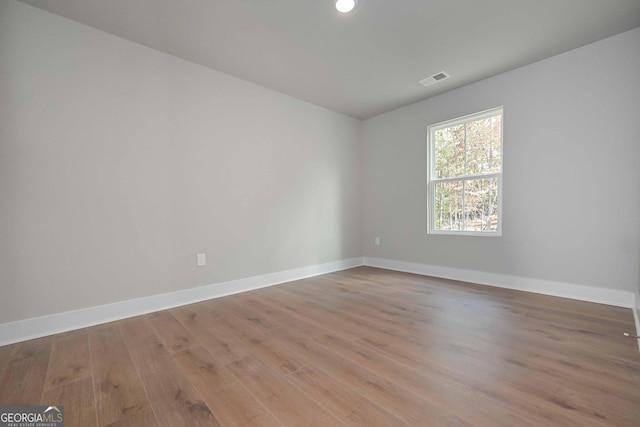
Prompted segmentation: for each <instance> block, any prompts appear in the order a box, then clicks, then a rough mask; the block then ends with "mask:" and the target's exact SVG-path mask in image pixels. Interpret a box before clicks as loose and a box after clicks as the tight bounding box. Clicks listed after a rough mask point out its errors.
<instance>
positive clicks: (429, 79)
mask: <svg viewBox="0 0 640 427" xmlns="http://www.w3.org/2000/svg"><path fill="white" fill-rule="evenodd" d="M448 78H449V75H448V74H447V73H445V72H444V71H440V72H439V73H437V74H434V75H433V76H430V77H427V78H425V79H422V80H420V84H421V85H423V86H431V85H432V84H434V83H438V82H441V81H442V80H446V79H448Z"/></svg>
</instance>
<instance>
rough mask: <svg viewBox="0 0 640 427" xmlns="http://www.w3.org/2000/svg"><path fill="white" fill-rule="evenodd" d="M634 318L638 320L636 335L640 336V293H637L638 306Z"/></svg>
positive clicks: (639, 341) (639, 348) (639, 342)
mask: <svg viewBox="0 0 640 427" xmlns="http://www.w3.org/2000/svg"><path fill="white" fill-rule="evenodd" d="M633 319H634V320H635V321H636V335H637V336H640V293H637V294H636V306H635V308H634V310H633ZM638 350H639V351H640V339H638Z"/></svg>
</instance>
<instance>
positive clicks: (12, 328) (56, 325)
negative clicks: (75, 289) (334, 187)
mask: <svg viewBox="0 0 640 427" xmlns="http://www.w3.org/2000/svg"><path fill="white" fill-rule="evenodd" d="M361 265H367V266H370V267H378V268H383V269H387V270H395V271H402V272H406V273H414V274H420V275H423V276H433V277H439V278H443V279H451V280H458V281H462V282H470V283H477V284H480V285H486V286H495V287H499V288H507V289H514V290H519V291H526V292H534V293H539V294H545V295H551V296H557V297H562V298H570V299H575V300H580V301H588V302H595V303H600V304H608V305H614V306H618V307H625V308H631V309H632V310H633V312H634V318H635V322H636V329H637V334H640V300H639V301H637V304H636V294H635V293H634V292H627V291H621V290H616V289H606V288H595V287H591V286H585V285H577V284H572V283H563V282H554V281H548V280H541V279H532V278H526V277H517V276H507V275H501V274H494V273H487V272H482V271H474V270H464V269H455V268H449V267H441V266H434V265H428V264H419V263H412V262H406V261H396V260H390V259H383V258H373V257H356V258H351V259H347V260H341V261H335V262H329V263H325V264H318V265H312V266H307V267H300V268H295V269H291V270H285V271H280V272H276V273H269V274H264V275H260V276H254V277H248V278H244V279H238V280H231V281H228V282H221V283H216V284H212V285H207V286H200V287H197V288H191V289H185V290H181V291H176V292H170V293H166V294H160V295H153V296H149V297H144V298H137V299H133V300H128V301H121V302H117V303H112V304H105V305H100V306H96V307H89V308H83V309H80V310H74V311H68V312H64V313H56V314H51V315H48V316H42V317H37V318H33V319H26V320H19V321H16V322H10V323H3V324H0V346H3V345H8V344H13V343H16V342H21V341H26V340H30V339H34V338H40V337H43V336H47V335H53V334H57V333H61V332H67V331H71V330H75V329H80V328H85V327H89V326H94V325H98V324H101V323H107V322H112V321H115V320H121V319H126V318H129V317H134V316H139V315H142V314H147V313H152V312H154V311H159V310H166V309H169V308H174V307H179V306H182V305H187V304H192V303H196V302H200V301H205V300H208V299H213V298H220V297H223V296H227V295H233V294H237V293H241V292H246V291H251V290H254V289H260V288H265V287H268V286H273V285H278V284H281V283H285V282H291V281H294V280H300V279H304V278H307V277H313V276H319V275H322V274H327V273H332V272H335V271H340V270H346V269H349V268H353V267H358V266H361ZM639 341H640V340H639ZM638 345H639V348H640V342H639V343H638Z"/></svg>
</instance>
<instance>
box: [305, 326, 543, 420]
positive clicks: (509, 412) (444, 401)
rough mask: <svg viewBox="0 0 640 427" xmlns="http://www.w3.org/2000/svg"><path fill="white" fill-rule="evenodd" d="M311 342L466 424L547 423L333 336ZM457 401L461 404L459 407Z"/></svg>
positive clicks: (432, 373) (449, 379)
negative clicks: (423, 399)
mask: <svg viewBox="0 0 640 427" xmlns="http://www.w3.org/2000/svg"><path fill="white" fill-rule="evenodd" d="M314 341H315V342H318V343H319V344H321V345H323V346H325V347H327V348H329V349H330V350H332V351H333V352H335V353H337V354H340V355H341V356H343V357H346V358H348V359H350V360H352V361H353V362H355V363H356V364H358V365H359V366H362V367H363V368H365V369H367V370H369V371H370V372H374V373H376V374H378V375H380V376H381V377H384V378H385V379H387V380H389V381H391V382H393V383H395V384H397V385H399V386H401V387H403V388H405V389H407V390H409V391H412V392H413V393H415V394H416V395H418V396H423V397H425V398H427V399H429V400H431V401H433V402H435V403H436V404H437V405H438V406H441V407H443V408H445V409H447V410H448V411H450V412H452V413H456V414H457V415H458V416H459V417H461V418H462V419H464V420H465V422H467V423H469V424H476V423H477V424H478V425H518V426H534V425H540V423H541V422H543V421H544V422H543V424H545V423H546V421H547V420H543V419H539V418H537V417H536V416H533V417H531V416H530V415H529V414H524V413H522V411H519V410H518V409H513V408H511V409H510V408H508V407H507V406H506V405H505V404H504V403H503V402H502V400H501V399H499V398H496V397H498V396H495V395H486V394H484V393H482V391H481V390H477V389H475V388H474V387H473V386H469V384H467V383H466V382H463V381H459V380H457V379H456V378H455V377H453V376H451V375H448V374H447V373H446V372H443V371H441V370H435V371H434V370H428V369H425V368H423V367H420V368H419V369H414V368H412V367H410V366H408V365H405V364H403V363H399V362H397V361H395V360H393V359H390V358H388V357H385V356H383V355H382V354H380V353H378V352H376V351H373V350H371V349H369V348H366V347H364V346H362V345H360V344H358V343H356V342H351V341H348V340H345V339H343V338H341V337H338V336H335V335H323V336H320V337H316V338H314ZM461 401H464V402H465V404H464V405H460V402H461Z"/></svg>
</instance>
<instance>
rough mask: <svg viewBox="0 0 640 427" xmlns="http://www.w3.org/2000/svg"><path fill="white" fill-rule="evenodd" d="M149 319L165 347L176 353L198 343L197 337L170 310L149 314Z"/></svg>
mask: <svg viewBox="0 0 640 427" xmlns="http://www.w3.org/2000/svg"><path fill="white" fill-rule="evenodd" d="M146 317H147V319H148V320H149V323H150V324H151V326H152V327H153V328H154V329H155V331H156V333H157V334H158V336H159V337H160V339H161V340H162V341H163V342H164V345H165V347H166V348H167V349H168V350H169V351H171V352H173V353H175V352H178V351H182V350H184V349H186V348H189V347H193V346H194V345H196V339H195V338H194V336H193V335H192V334H191V332H189V331H188V330H187V329H186V328H185V327H184V326H182V324H180V322H178V321H177V320H176V319H175V318H174V317H173V316H172V315H171V313H170V312H168V311H159V312H157V313H151V314H148V315H147V316H146Z"/></svg>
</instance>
